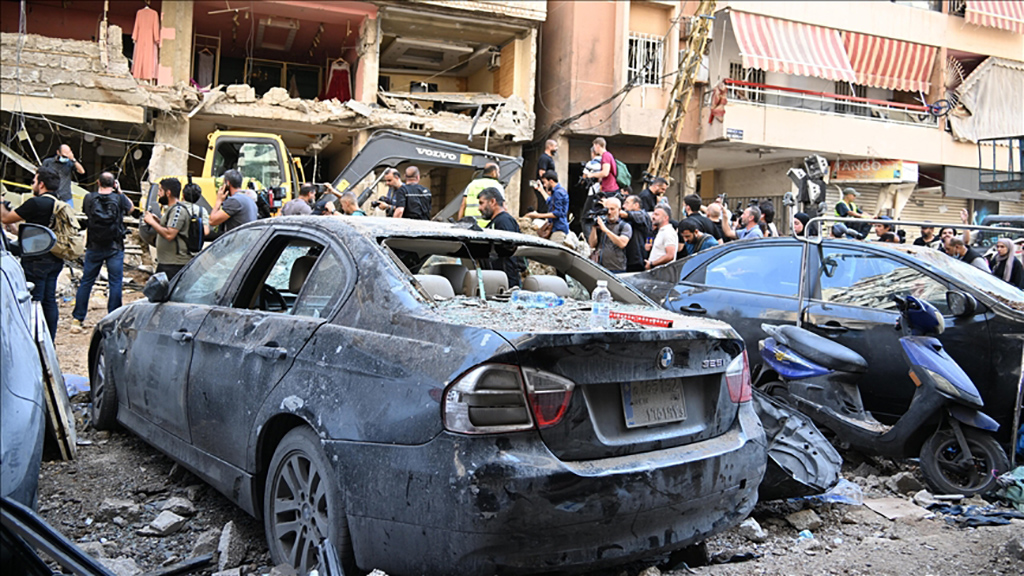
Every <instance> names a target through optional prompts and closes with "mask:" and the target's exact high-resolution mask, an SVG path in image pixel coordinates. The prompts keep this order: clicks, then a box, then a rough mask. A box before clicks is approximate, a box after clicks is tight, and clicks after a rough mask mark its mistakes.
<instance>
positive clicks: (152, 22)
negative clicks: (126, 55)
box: [132, 6, 160, 80]
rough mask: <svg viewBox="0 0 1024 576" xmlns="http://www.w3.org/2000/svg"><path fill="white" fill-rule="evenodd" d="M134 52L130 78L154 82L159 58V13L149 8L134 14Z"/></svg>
mask: <svg viewBox="0 0 1024 576" xmlns="http://www.w3.org/2000/svg"><path fill="white" fill-rule="evenodd" d="M132 41H133V42H135V52H134V54H133V55H132V76H134V77H136V78H138V79H139V80H156V71H157V65H158V64H159V62H160V57H159V54H158V52H157V50H158V49H159V48H158V46H159V44H160V13H159V12H157V11H156V10H153V9H152V8H150V7H149V6H147V7H145V8H143V9H142V10H139V11H138V12H136V13H135V29H134V30H133V31H132Z"/></svg>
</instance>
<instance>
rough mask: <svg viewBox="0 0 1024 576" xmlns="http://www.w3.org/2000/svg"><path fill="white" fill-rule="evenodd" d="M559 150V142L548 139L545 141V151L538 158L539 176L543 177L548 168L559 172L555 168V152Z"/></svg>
mask: <svg viewBox="0 0 1024 576" xmlns="http://www.w3.org/2000/svg"><path fill="white" fill-rule="evenodd" d="M556 152H558V142H556V141H554V140H548V141H547V142H545V143H544V152H542V153H541V155H540V159H539V160H537V178H538V179H539V178H543V177H544V174H545V173H547V171H548V170H551V171H553V172H557V170H555V153H556Z"/></svg>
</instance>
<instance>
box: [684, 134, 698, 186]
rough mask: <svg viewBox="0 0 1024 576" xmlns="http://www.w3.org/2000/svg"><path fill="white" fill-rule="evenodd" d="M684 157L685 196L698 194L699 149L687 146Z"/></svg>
mask: <svg viewBox="0 0 1024 576" xmlns="http://www.w3.org/2000/svg"><path fill="white" fill-rule="evenodd" d="M684 152H685V154H684V156H683V182H682V184H683V196H689V195H690V194H696V193H697V147H696V146H687V147H686V148H685V149H684Z"/></svg>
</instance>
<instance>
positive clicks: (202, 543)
mask: <svg viewBox="0 0 1024 576" xmlns="http://www.w3.org/2000/svg"><path fill="white" fill-rule="evenodd" d="M219 545H220V530H217V529H216V528H211V529H210V530H207V531H205V532H203V533H201V534H200V535H199V536H198V537H196V540H195V544H193V546H192V554H191V557H192V558H197V557H199V556H205V555H206V554H212V555H213V561H214V563H216V562H217V559H218V558H219V554H220V553H219V552H217V547H218V546H219Z"/></svg>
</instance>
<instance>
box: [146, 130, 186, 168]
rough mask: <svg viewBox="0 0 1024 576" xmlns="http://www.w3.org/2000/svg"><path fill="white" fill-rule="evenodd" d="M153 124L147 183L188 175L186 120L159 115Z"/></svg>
mask: <svg viewBox="0 0 1024 576" xmlns="http://www.w3.org/2000/svg"><path fill="white" fill-rule="evenodd" d="M153 123H154V124H155V125H156V133H155V135H154V137H153V154H152V156H151V157H150V159H149V176H148V178H149V181H150V182H159V181H160V179H161V178H166V177H169V176H173V177H177V178H184V177H185V175H186V174H188V125H189V121H188V118H185V117H183V116H174V115H170V114H161V115H160V116H159V117H157V118H156V119H155V120H154V121H153Z"/></svg>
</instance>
